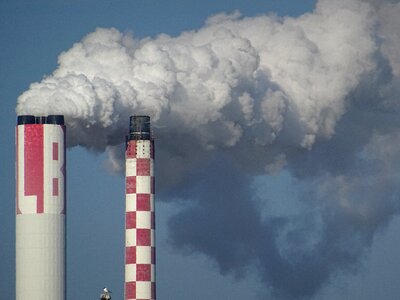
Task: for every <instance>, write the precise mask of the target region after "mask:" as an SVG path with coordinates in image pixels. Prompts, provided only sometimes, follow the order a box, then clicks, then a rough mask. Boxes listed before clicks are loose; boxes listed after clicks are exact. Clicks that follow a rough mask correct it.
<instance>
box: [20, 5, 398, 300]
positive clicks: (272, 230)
mask: <svg viewBox="0 0 400 300" xmlns="http://www.w3.org/2000/svg"><path fill="white" fill-rule="evenodd" d="M399 13H400V4H399V3H397V2H394V1H361V0H334V1H331V0H320V1H318V2H317V4H316V7H315V9H314V11H313V12H311V13H307V14H304V15H302V16H300V17H296V18H292V17H278V16H274V15H261V16H258V17H251V18H249V17H248V18H244V17H242V16H241V15H240V13H234V14H231V15H226V14H220V15H216V16H213V17H211V18H209V19H208V20H207V22H206V23H205V25H204V26H203V27H202V28H201V29H199V30H196V31H189V32H184V33H182V34H181V35H179V36H177V37H171V36H168V35H165V34H161V35H159V36H157V37H154V38H145V39H136V38H135V37H134V35H133V34H131V33H121V32H120V31H118V30H116V29H97V30H96V31H95V32H93V33H90V34H88V35H87V36H86V37H84V38H83V40H82V41H80V42H79V43H76V44H75V45H74V46H73V47H72V48H71V49H70V50H68V51H66V52H64V53H62V54H61V55H60V56H59V66H58V68H57V69H56V70H55V71H54V73H53V74H52V75H50V76H48V77H45V78H44V79H43V80H42V81H41V82H39V83H34V84H32V85H31V86H30V88H29V90H27V91H26V92H24V93H23V94H22V95H21V96H20V97H19V99H18V104H17V108H16V111H17V113H18V114H36V115H40V114H44V115H46V114H64V115H65V117H66V122H67V125H68V144H69V146H75V145H81V146H84V147H87V148H88V149H92V150H95V151H108V153H109V157H110V162H111V164H112V166H113V167H114V169H115V170H121V169H122V167H121V166H122V165H123V163H121V162H123V147H124V146H123V143H124V135H125V134H126V133H127V125H128V117H129V116H130V115H133V114H149V115H150V116H151V118H152V124H153V125H154V131H155V135H156V137H157V154H158V160H157V163H158V166H157V172H158V178H157V183H158V184H159V186H158V187H161V188H165V191H167V190H168V187H170V186H172V185H174V186H175V187H176V188H175V190H174V191H175V192H176V195H172V196H173V197H184V198H190V196H189V195H193V194H195V195H197V198H196V199H195V200H196V205H193V207H187V208H186V209H184V210H182V211H181V212H180V213H179V214H178V215H177V216H175V217H174V218H173V219H172V220H171V222H170V226H171V229H173V230H172V231H171V232H174V234H172V236H171V239H172V241H173V242H174V244H175V245H177V246H179V247H186V248H188V249H191V250H193V251H198V252H203V253H206V254H207V255H209V256H210V257H212V258H214V259H215V260H216V261H217V262H218V264H219V266H220V268H221V270H222V271H224V272H238V270H241V269H242V268H243V267H246V266H248V265H251V264H253V263H255V262H260V263H261V264H258V265H259V269H260V274H261V276H262V278H263V280H265V282H267V283H268V284H269V285H271V286H272V290H273V292H274V293H276V295H280V296H281V297H283V298H300V297H311V296H312V295H314V294H315V293H316V292H317V291H318V289H319V288H320V287H321V286H322V285H323V284H324V283H325V282H327V281H328V280H329V278H330V277H331V276H332V275H333V274H335V272H338V271H340V270H348V269H351V268H354V267H355V266H357V264H358V263H359V256H361V255H362V254H364V252H365V248H367V246H369V245H370V243H371V240H372V237H373V234H374V233H375V232H376V230H377V229H379V228H380V227H382V226H384V225H385V224H386V223H387V222H388V221H389V220H390V217H391V216H393V215H395V214H397V213H398V212H399V207H398V205H397V204H396V201H397V202H398V200H399V189H398V187H397V186H396V184H395V182H396V180H397V182H398V181H399V180H398V179H399V171H400V170H399V169H400V168H399V157H398V153H399V151H398V150H399V149H398V147H399V145H400V143H399V136H398V134H397V133H396V129H397V130H398V129H399V127H400V121H399V119H400V118H399V111H400V105H399V100H398V99H399V95H400V91H399V86H400V85H399V84H398V83H400V82H399V76H400V64H399V61H400V52H399V49H400V34H399V30H398V28H399V25H400V24H399V21H398V20H399V19H398V15H399ZM177 141H178V142H177ZM282 169H285V170H286V171H288V172H289V173H290V174H291V176H293V178H296V180H299V181H300V182H302V184H303V185H304V186H305V188H304V195H303V194H301V195H303V196H300V197H299V200H298V201H299V202H301V203H302V205H304V207H307V208H309V209H307V210H306V211H307V212H306V211H305V210H302V211H299V212H298V213H297V214H287V215H280V216H276V215H268V214H267V215H262V214H261V213H260V210H259V209H258V207H259V205H260V203H268V201H269V200H268V199H262V197H260V196H259V195H257V192H256V191H255V189H254V187H253V184H252V182H253V180H254V176H257V175H261V174H266V173H268V172H279V171H280V170H282ZM210 172H213V174H215V175H213V176H211V178H212V179H213V180H211V179H207V180H201V175H202V174H203V176H206V175H204V174H209V173H210ZM228 173H229V174H231V175H229V176H228V175H227V174H228ZM188 174H192V175H193V176H190V177H189V176H187V175H188ZM361 175H362V176H361ZM206 177H207V176H206ZM184 178H185V179H184ZM183 183H184V184H183ZM183 186H185V188H183ZM230 187H232V188H230ZM305 195H307V198H306V196H305ZM256 198H261V199H256ZM188 201H189V200H188ZM205 219H206V220H207V221H206V220H205ZM221 220H223V221H221ZM221 222H222V223H223V224H220V225H219V223H221ZM235 224H236V225H235ZM238 224H240V225H241V226H240V227H237V226H238ZM243 224H246V225H243ZM210 226H213V227H212V230H209V229H211V228H210ZM315 227H318V228H319V229H318V230H316V229H315ZM179 228H185V231H184V232H183V231H182V229H180V230H179ZM207 229H208V230H207ZM210 232H212V234H210ZM248 232H252V233H253V235H251V236H249V235H248ZM222 237H223V239H222ZM295 253H300V254H299V255H298V256H296V255H295ZM243 257H246V259H243Z"/></svg>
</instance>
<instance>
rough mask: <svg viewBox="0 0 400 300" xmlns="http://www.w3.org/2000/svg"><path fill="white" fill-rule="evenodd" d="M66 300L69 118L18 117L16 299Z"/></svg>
mask: <svg viewBox="0 0 400 300" xmlns="http://www.w3.org/2000/svg"><path fill="white" fill-rule="evenodd" d="M65 298H66V297H65V126H64V116H60V115H50V116H47V117H35V116H29V115H26V116H18V120H17V128H16V299H17V300H26V299H40V300H64V299H65Z"/></svg>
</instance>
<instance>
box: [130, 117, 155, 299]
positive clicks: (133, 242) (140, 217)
mask: <svg viewBox="0 0 400 300" xmlns="http://www.w3.org/2000/svg"><path fill="white" fill-rule="evenodd" d="M125 154H126V155H125V157H126V171H125V172H126V212H125V299H135V300H136V299H143V300H150V299H151V300H153V299H155V298H156V295H155V292H156V290H155V232H154V230H155V215H154V171H153V170H154V167H153V164H154V141H153V138H152V134H151V131H150V117H148V116H133V117H131V118H130V126H129V136H127V141H126V153H125Z"/></svg>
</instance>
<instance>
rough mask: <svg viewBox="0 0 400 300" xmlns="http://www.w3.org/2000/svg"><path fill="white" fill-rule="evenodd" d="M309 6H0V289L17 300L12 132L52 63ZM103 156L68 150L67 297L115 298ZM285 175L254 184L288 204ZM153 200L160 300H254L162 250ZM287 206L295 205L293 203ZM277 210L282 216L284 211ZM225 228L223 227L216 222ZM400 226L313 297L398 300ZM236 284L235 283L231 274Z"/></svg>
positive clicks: (114, 210) (237, 0)
mask: <svg viewBox="0 0 400 300" xmlns="http://www.w3.org/2000/svg"><path fill="white" fill-rule="evenodd" d="M314 2H315V1H313V0H304V1H298V0H283V1H274V0H251V1H248V0H232V1H222V0H217V1H216V0H203V1H184V0H171V1H153V0H130V1H103V0H97V1H86V0H85V1H75V0H69V1H61V0H57V1H41V0H39V1H34V2H33V1H8V0H2V1H1V2H0V45H1V48H0V108H1V109H0V111H1V112H2V118H1V121H2V122H1V123H2V126H0V142H1V144H0V145H1V150H0V153H1V156H0V157H1V158H2V166H1V168H0V176H1V177H0V199H1V201H0V236H1V237H2V239H1V241H0V291H2V294H1V295H2V296H1V297H2V299H3V298H4V299H13V298H15V292H14V289H15V262H14V260H15V254H14V253H15V251H14V247H15V245H14V243H15V237H14V235H15V216H14V198H15V193H14V190H15V182H14V181H15V179H14V151H15V149H14V126H15V105H16V100H17V98H18V96H19V95H20V94H21V93H22V92H24V91H25V90H26V89H28V87H29V84H30V83H33V82H37V81H40V80H41V79H42V78H43V76H45V75H48V74H51V72H52V71H53V70H54V69H55V68H56V66H57V57H58V55H59V54H60V53H61V52H62V51H66V50H67V49H69V48H70V47H72V45H73V44H74V43H75V42H78V41H79V40H80V39H81V38H82V37H83V36H85V35H86V34H88V33H90V32H92V31H94V30H95V29H96V28H97V27H105V28H108V27H115V28H117V29H119V30H121V31H133V32H134V35H135V36H136V37H139V38H143V37H146V36H155V35H157V34H160V33H167V34H169V35H173V36H174V35H178V34H179V33H181V32H182V31H186V30H193V29H197V28H199V27H201V26H202V25H203V24H204V21H205V20H206V19H207V18H208V17H209V16H210V15H213V14H216V13H220V12H226V13H231V12H234V11H235V10H238V11H240V12H241V13H242V14H243V15H244V16H256V15H260V14H266V13H276V14H278V15H281V16H284V15H291V16H297V15H300V14H303V13H305V12H308V11H311V10H312V9H313V6H314ZM105 160H106V158H105V156H104V154H98V153H90V152H88V151H87V150H85V149H82V148H78V147H75V148H73V149H69V150H68V170H67V171H68V175H67V176H68V181H67V183H68V194H67V201H68V202H67V203H68V204H67V205H68V221H67V231H68V235H67V239H68V244H67V259H68V262H67V278H68V281H67V282H68V283H67V288H68V299H96V297H98V294H99V293H100V291H101V288H102V287H103V286H108V287H109V288H110V289H111V290H112V291H113V293H114V298H115V299H122V297H123V281H124V280H123V276H124V275H123V273H124V269H123V253H124V252H123V251H124V248H123V247H124V242H123V239H124V232H123V227H124V226H123V222H124V219H123V209H124V195H123V192H124V180H123V177H122V176H120V175H114V174H110V173H109V172H108V171H107V169H106V167H105ZM289 177H290V176H288V175H287V174H286V173H284V172H283V173H281V174H278V175H275V176H273V177H272V178H267V177H260V179H259V180H260V185H262V186H263V187H264V188H263V189H262V190H261V191H260V193H263V195H266V197H271V198H276V199H279V198H285V197H286V198H290V197H292V196H293V195H292V194H291V193H290V192H288V189H290V188H291V184H290V180H291V179H290V178H289ZM160 197H161V198H162V197H164V199H163V200H164V201H160V199H157V255H158V258H157V294H158V299H160V300H162V299H175V300H184V299H256V298H257V297H264V296H260V295H262V294H261V292H262V290H263V289H262V285H264V283H261V281H260V280H259V278H258V275H257V273H256V272H253V270H252V269H249V270H247V272H246V275H245V276H243V277H241V278H235V277H234V276H232V275H231V274H227V275H221V274H220V273H219V271H218V268H217V267H216V264H215V262H214V261H213V260H210V259H208V258H207V256H205V255H204V254H190V253H187V254H186V255H185V254H182V253H177V251H176V249H174V248H173V247H172V246H171V245H170V244H169V243H168V229H167V222H168V219H169V216H171V215H173V214H174V211H176V209H177V206H176V205H177V204H176V202H174V203H172V202H170V201H168V199H165V198H167V197H174V195H173V193H171V191H169V192H168V193H165V194H162V195H160ZM294 198H295V197H294ZM178 203H179V202H178ZM284 209H285V208H284ZM221 222H223V220H221ZM399 230H400V221H399V218H398V217H396V218H394V219H392V220H391V222H390V224H389V226H388V228H386V229H385V230H382V231H380V232H379V233H378V234H377V235H376V236H375V238H374V243H373V246H372V250H371V252H370V253H369V252H368V255H366V256H365V257H364V258H363V259H362V262H363V263H364V266H363V267H361V268H360V269H359V270H360V271H359V272H355V274H354V275H343V274H337V276H336V275H335V277H334V279H333V280H332V282H331V283H329V284H328V286H327V287H326V288H325V289H324V290H322V291H321V292H320V294H318V296H317V297H316V299H327V300H328V299H397V298H396V296H397V295H399V294H400V287H399V285H398V284H397V280H398V278H399V277H400V273H399V270H400V260H399V259H398V253H399V251H400V238H399V236H400V235H399V234H398V232H399ZM239 277H240V276H239Z"/></svg>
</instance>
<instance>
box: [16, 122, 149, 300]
mask: <svg viewBox="0 0 400 300" xmlns="http://www.w3.org/2000/svg"><path fill="white" fill-rule="evenodd" d="M65 155H66V151H65V126H64V116H62V115H49V116H47V117H44V116H32V115H23V116H18V118H17V128H16V299H17V300H26V299H40V300H65V299H66V283H65V282H66V268H65V265H66V259H65V257H66V256H65V251H66V250H65V249H66V241H65V240H66V234H65V222H66V197H65V194H66V191H65V179H66V157H65ZM153 166H154V141H153V137H152V134H151V130H150V117H148V116H133V117H131V118H130V127H129V135H128V136H127V140H126V177H125V179H126V197H125V202H126V205H125V291H124V294H125V299H127V300H128V299H129V300H130V299H134V300H139V299H140V300H155V299H156V295H155V293H156V288H155V215H154V171H153V170H154V167H153ZM105 292H107V295H109V294H108V290H105Z"/></svg>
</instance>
